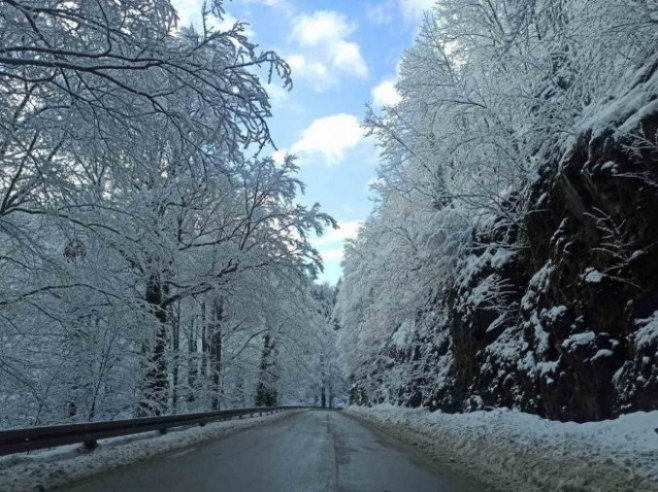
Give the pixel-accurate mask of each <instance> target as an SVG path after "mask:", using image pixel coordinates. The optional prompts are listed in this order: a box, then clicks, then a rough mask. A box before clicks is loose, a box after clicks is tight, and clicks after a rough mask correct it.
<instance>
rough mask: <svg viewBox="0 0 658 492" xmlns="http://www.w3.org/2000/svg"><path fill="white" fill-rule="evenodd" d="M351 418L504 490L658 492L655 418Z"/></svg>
mask: <svg viewBox="0 0 658 492" xmlns="http://www.w3.org/2000/svg"><path fill="white" fill-rule="evenodd" d="M347 411H348V412H350V413H352V414H354V415H356V416H359V417H363V418H367V419H369V420H371V421H373V422H375V423H379V424H381V425H384V426H385V428H387V429H389V430H394V431H395V430H398V431H406V432H407V433H408V432H409V431H411V432H413V434H412V437H413V439H414V440H415V442H414V444H417V445H420V446H422V447H423V448H424V449H425V450H426V451H427V452H428V453H430V454H431V455H433V457H435V458H436V459H437V460H439V461H444V460H445V462H447V463H449V464H450V465H451V466H454V467H455V469H456V471H458V472H459V473H464V474H470V475H471V476H473V477H474V478H476V479H478V478H479V479H485V480H487V481H488V482H489V484H488V485H490V486H491V487H496V488H497V489H499V490H523V491H524V492H530V491H534V490H543V491H559V490H561V491H567V490H569V491H575V490H578V491H583V492H585V491H592V492H593V491H598V492H613V491H615V492H617V491H622V490H627V491H631V490H633V491H656V490H658V433H657V432H655V431H654V428H655V427H656V426H657V425H658V411H653V412H636V413H632V414H627V415H623V416H621V417H619V418H617V419H614V420H608V421H602V422H589V423H584V424H579V423H574V422H557V421H551V420H546V419H543V418H541V417H538V416H536V415H531V414H527V413H523V412H519V411H516V410H508V409H497V410H494V411H489V412H486V411H477V412H472V413H467V414H446V413H442V412H429V411H428V410H427V409H407V408H400V407H395V406H391V405H380V406H376V407H373V408H362V407H349V409H348V410H347Z"/></svg>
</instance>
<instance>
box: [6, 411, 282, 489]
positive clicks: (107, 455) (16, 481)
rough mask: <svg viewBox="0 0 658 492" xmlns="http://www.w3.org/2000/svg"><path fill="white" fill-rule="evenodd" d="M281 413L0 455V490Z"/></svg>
mask: <svg viewBox="0 0 658 492" xmlns="http://www.w3.org/2000/svg"><path fill="white" fill-rule="evenodd" d="M285 415H289V413H288V412H283V413H280V414H277V415H268V416H265V417H256V418H250V419H245V420H236V421H229V422H216V423H212V424H208V425H206V426H205V427H192V428H186V429H183V430H176V429H172V430H171V431H170V432H169V433H168V434H166V435H163V436H161V435H160V434H159V433H158V432H147V433H144V434H138V435H135V436H127V437H117V438H111V439H103V440H101V441H99V446H98V448H97V449H96V450H95V451H93V452H88V451H86V450H85V449H84V448H83V446H82V445H69V446H60V447H57V448H53V449H47V450H43V451H35V452H31V453H19V454H15V455H10V456H5V457H1V458H0V490H1V491H2V492H22V491H26V492H27V491H34V490H41V491H43V490H53V489H56V488H59V487H61V486H62V485H64V484H67V483H71V482H75V481H78V480H81V479H83V478H86V477H89V476H91V475H95V474H98V473H102V472H104V471H108V470H112V469H115V468H119V467H121V466H126V465H130V464H133V463H135V462H138V461H142V460H145V459H148V458H152V457H154V456H157V455H161V454H165V453H168V452H171V451H174V450H176V449H181V448H187V447H191V446H193V445H195V444H198V443H201V442H204V441H208V440H211V439H216V438H218V437H220V436H223V435H225V434H229V433H231V432H235V431H238V430H240V429H245V428H248V427H254V426H257V425H263V424H266V423H269V422H272V421H273V420H276V419H279V418H282V417H284V416H285Z"/></svg>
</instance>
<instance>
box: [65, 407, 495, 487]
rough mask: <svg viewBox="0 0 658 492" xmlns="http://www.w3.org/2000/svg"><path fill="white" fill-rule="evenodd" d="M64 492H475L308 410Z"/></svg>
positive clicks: (420, 460) (368, 433) (392, 443)
mask: <svg viewBox="0 0 658 492" xmlns="http://www.w3.org/2000/svg"><path fill="white" fill-rule="evenodd" d="M66 490H68V491H70V492H74V491H75V492H87V491H89V492H92V491H93V492H101V491H117V492H118V491H121V492H127V491H140V492H178V491H185V492H205V491H213V492H224V491H225V492H278V491H280V492H296V491H299V492H316V491H322V492H339V491H340V492H343V491H345V492H347V491H349V492H366V491H367V492H407V491H409V492H481V491H482V490H483V489H481V488H477V487H475V486H473V485H471V484H468V483H466V482H464V481H462V480H460V479H459V478H457V477H454V476H451V474H450V473H449V472H448V471H446V470H442V469H440V468H438V467H437V466H436V465H435V464H434V463H433V462H432V461H430V460H429V459H428V458H426V457H424V456H423V455H421V454H420V453H419V452H417V451H416V450H414V449H413V448H410V447H407V446H405V445H403V444H401V443H399V442H397V441H396V440H394V439H393V438H391V437H389V436H387V435H385V434H383V433H382V432H381V431H379V430H376V429H374V428H371V427H370V426H369V425H364V424H362V423H361V422H360V421H358V420H355V419H354V418H352V417H349V416H346V415H344V414H342V413H340V412H330V411H327V412H323V411H307V412H301V413H297V414H294V415H291V416H288V417H284V418H282V419H280V420H277V421H275V422H273V423H271V424H268V425H265V426H260V427H255V428H251V429H247V430H244V431H240V432H237V433H235V434H231V435H229V436H227V437H225V438H222V439H220V440H217V441H213V442H210V443H207V444H203V445H199V446H197V447H194V448H188V449H184V450H181V451H177V452H174V453H170V454H168V455H164V456H162V457H159V458H155V459H152V460H149V461H146V462H143V463H141V464H138V465H135V466H132V467H127V468H121V469H118V470H115V471H113V472H111V473H107V474H104V475H98V476H96V477H92V478H90V479H87V480H86V481H84V482H81V483H79V484H77V485H75V486H73V487H71V488H68V489H66Z"/></svg>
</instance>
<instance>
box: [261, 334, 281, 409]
mask: <svg viewBox="0 0 658 492" xmlns="http://www.w3.org/2000/svg"><path fill="white" fill-rule="evenodd" d="M274 345H275V344H274V341H273V340H272V337H271V336H270V334H269V333H266V334H265V337H264V343H263V356H262V358H261V361H260V375H259V378H258V386H257V387H256V406H257V407H274V406H276V404H277V398H278V395H277V391H276V388H275V387H274V382H275V381H274V376H273V373H272V370H271V369H272V368H273V366H274V360H273V357H274Z"/></svg>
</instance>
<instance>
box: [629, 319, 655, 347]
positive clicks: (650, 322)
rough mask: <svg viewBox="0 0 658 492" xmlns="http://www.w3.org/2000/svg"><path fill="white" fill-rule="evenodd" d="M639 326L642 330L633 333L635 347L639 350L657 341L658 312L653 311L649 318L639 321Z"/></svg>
mask: <svg viewBox="0 0 658 492" xmlns="http://www.w3.org/2000/svg"><path fill="white" fill-rule="evenodd" d="M639 324H640V325H641V326H642V328H640V329H639V330H638V331H637V333H635V345H636V346H637V348H639V349H641V348H644V347H648V346H649V345H651V344H652V343H654V342H656V341H657V340H658V311H655V312H654V313H653V316H651V317H650V318H648V319H643V320H640V321H639Z"/></svg>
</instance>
